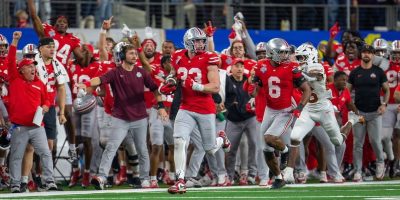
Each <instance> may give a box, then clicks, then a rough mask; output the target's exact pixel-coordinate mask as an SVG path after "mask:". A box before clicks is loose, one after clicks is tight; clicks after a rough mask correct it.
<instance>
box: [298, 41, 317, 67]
mask: <svg viewBox="0 0 400 200" xmlns="http://www.w3.org/2000/svg"><path fill="white" fill-rule="evenodd" d="M295 55H296V59H297V61H298V62H299V64H300V65H303V64H306V65H310V64H312V63H318V50H317V49H316V48H315V47H314V46H313V45H312V44H311V43H308V42H306V43H303V44H301V45H300V46H299V47H297V49H296V51H295Z"/></svg>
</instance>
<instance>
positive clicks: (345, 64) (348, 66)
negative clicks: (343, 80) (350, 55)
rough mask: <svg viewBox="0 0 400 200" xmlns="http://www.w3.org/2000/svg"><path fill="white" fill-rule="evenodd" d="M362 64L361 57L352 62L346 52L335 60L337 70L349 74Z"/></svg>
mask: <svg viewBox="0 0 400 200" xmlns="http://www.w3.org/2000/svg"><path fill="white" fill-rule="evenodd" d="M360 64H361V61H360V60H359V59H357V60H353V62H351V63H350V61H349V60H348V59H347V57H346V55H345V54H344V53H342V54H340V55H339V56H338V57H337V59H336V61H335V67H336V68H337V70H338V71H343V72H345V73H346V74H347V75H349V74H350V72H351V71H352V70H353V69H355V68H356V67H358V66H359V65H360Z"/></svg>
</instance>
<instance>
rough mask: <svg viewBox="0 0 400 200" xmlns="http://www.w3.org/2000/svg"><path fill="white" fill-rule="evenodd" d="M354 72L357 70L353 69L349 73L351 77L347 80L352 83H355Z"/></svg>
mask: <svg viewBox="0 0 400 200" xmlns="http://www.w3.org/2000/svg"><path fill="white" fill-rule="evenodd" d="M354 73H355V70H353V71H351V72H350V74H349V79H348V80H347V82H348V83H350V84H351V85H354Z"/></svg>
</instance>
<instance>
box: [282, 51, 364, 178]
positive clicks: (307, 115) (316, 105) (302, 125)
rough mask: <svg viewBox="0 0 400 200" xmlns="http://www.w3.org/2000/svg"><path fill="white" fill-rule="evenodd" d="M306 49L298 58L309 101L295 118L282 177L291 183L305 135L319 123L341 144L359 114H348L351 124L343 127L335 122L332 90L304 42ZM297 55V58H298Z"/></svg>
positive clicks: (336, 142) (322, 69)
mask: <svg viewBox="0 0 400 200" xmlns="http://www.w3.org/2000/svg"><path fill="white" fill-rule="evenodd" d="M304 49H305V51H309V52H311V53H310V54H308V55H307V54H301V53H300V52H299V51H298V52H297V53H298V55H299V56H305V59H303V60H301V59H299V60H300V63H301V64H302V65H301V67H300V68H301V69H302V71H303V74H304V75H305V77H306V79H308V81H309V83H310V86H311V89H312V93H311V97H310V100H309V102H308V103H307V104H306V106H305V107H304V109H303V111H302V112H301V115H300V117H299V118H298V119H297V120H296V122H295V124H294V127H293V130H292V132H291V135H290V140H291V148H290V156H289V163H288V167H286V168H285V170H284V179H285V180H286V181H288V182H293V181H294V178H293V168H294V166H295V161H296V159H297V156H298V151H299V150H298V149H299V148H298V147H299V145H300V142H301V141H302V140H303V138H304V136H306V135H307V134H308V132H310V131H311V129H313V128H314V126H315V125H316V123H319V124H320V125H321V127H322V128H324V129H325V131H326V133H327V134H328V136H329V138H330V141H331V142H332V143H333V144H334V145H335V146H340V145H341V144H343V142H344V141H345V140H346V138H347V135H348V134H349V132H350V128H348V127H351V125H352V124H355V123H356V122H358V120H359V118H358V116H355V117H354V116H353V115H351V117H350V116H349V119H350V120H349V121H350V125H348V124H346V125H345V126H344V127H343V128H342V129H340V128H339V125H338V124H337V121H336V117H335V113H334V109H333V105H332V103H331V101H330V100H329V99H330V98H331V97H332V94H331V91H330V90H327V88H326V74H325V70H324V67H323V66H322V64H320V63H318V60H317V58H318V57H317V56H316V53H317V51H316V49H315V47H313V46H312V45H310V44H307V46H306V48H304ZM298 58H299V57H298ZM305 61H308V62H305Z"/></svg>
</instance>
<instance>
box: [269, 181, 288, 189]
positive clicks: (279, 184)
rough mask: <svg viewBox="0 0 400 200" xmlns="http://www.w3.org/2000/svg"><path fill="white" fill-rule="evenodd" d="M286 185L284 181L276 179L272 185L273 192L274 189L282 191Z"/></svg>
mask: <svg viewBox="0 0 400 200" xmlns="http://www.w3.org/2000/svg"><path fill="white" fill-rule="evenodd" d="M285 185H286V183H285V181H284V180H283V179H275V181H274V183H272V185H271V190H273V189H280V188H282V187H284V186H285Z"/></svg>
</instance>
